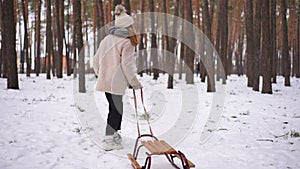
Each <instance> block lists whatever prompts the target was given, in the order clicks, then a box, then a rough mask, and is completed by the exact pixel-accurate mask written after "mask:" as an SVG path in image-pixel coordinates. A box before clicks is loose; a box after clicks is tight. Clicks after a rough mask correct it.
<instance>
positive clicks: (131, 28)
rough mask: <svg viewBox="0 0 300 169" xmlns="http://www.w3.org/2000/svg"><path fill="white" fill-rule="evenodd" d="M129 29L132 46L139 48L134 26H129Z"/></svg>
mask: <svg viewBox="0 0 300 169" xmlns="http://www.w3.org/2000/svg"><path fill="white" fill-rule="evenodd" d="M127 29H128V33H129V38H130V42H131V44H132V46H137V45H138V44H139V42H138V38H137V35H136V33H135V30H134V28H133V26H129V27H128V28H127Z"/></svg>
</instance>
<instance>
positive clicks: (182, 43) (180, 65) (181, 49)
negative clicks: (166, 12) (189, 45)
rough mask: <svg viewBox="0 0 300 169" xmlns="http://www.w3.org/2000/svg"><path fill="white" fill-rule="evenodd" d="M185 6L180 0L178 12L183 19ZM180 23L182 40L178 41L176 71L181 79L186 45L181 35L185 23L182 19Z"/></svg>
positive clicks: (182, 34)
mask: <svg viewBox="0 0 300 169" xmlns="http://www.w3.org/2000/svg"><path fill="white" fill-rule="evenodd" d="M185 6H186V4H185V3H184V1H183V0H181V3H180V8H179V9H180V14H181V18H183V19H186V15H185V12H184V11H185V10H184V9H185ZM180 24H181V27H182V30H181V36H182V41H181V42H180V60H179V65H178V67H179V68H178V71H179V77H178V78H179V79H180V80H181V79H182V72H183V61H184V60H185V55H186V50H185V49H186V46H185V44H184V42H183V37H184V34H185V24H184V21H182V23H180Z"/></svg>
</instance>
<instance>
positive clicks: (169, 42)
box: [163, 0, 180, 89]
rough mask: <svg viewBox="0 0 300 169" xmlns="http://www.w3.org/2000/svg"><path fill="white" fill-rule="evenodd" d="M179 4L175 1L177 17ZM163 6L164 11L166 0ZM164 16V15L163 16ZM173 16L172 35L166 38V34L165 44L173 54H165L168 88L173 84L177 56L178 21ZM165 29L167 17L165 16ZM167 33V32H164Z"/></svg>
mask: <svg viewBox="0 0 300 169" xmlns="http://www.w3.org/2000/svg"><path fill="white" fill-rule="evenodd" d="M179 5H180V2H179V0H176V1H175V4H174V6H175V11H174V16H176V17H178V16H179ZM163 8H164V12H165V13H166V12H167V4H166V0H164V1H163ZM165 17H166V16H165ZM176 17H174V19H173V25H172V28H173V29H172V32H171V34H172V37H171V38H168V37H167V36H166V46H167V51H168V52H170V53H171V54H173V55H172V56H168V55H167V58H168V59H167V70H168V71H169V72H168V73H169V76H168V89H173V87H174V85H173V80H174V69H175V56H177V53H176V52H175V51H176V50H175V49H176V43H177V39H176V38H175V37H177V27H178V22H177V18H176ZM165 24H166V27H165V30H166V31H167V24H168V22H167V19H166V18H165ZM166 34H168V33H166Z"/></svg>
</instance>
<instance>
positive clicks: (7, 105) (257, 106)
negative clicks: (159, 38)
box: [0, 75, 300, 169]
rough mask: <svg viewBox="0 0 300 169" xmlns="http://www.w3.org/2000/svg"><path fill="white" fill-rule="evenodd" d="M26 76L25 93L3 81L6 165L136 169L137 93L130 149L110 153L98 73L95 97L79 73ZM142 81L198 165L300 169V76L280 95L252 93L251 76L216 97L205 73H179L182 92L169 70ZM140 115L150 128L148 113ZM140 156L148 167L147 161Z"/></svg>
mask: <svg viewBox="0 0 300 169" xmlns="http://www.w3.org/2000/svg"><path fill="white" fill-rule="evenodd" d="M19 78H20V88H21V90H7V89H6V79H0V133H1V134H0V135H1V137H0V168H1V169H18V168H20V169H21V168H22V169H24V168H26V169H35V168H36V169H40V168H47V169H48V168H59V169H60V168H63V169H68V168H70V169H73V168H75V169H82V168H105V169H111V168H122V169H126V168H128V169H129V168H131V165H130V162H129V160H128V159H127V157H126V154H127V153H132V151H133V144H134V139H135V138H136V136H137V130H136V124H135V116H134V115H135V112H134V109H133V97H132V91H131V90H127V92H126V95H125V96H124V99H123V100H124V118H123V123H122V132H121V135H122V137H123V140H124V147H125V148H124V149H123V150H120V151H112V152H105V151H103V150H102V149H101V145H100V140H101V137H102V135H103V133H104V127H105V119H106V115H107V112H108V110H107V106H108V105H107V102H106V100H105V97H104V94H103V93H100V92H95V91H93V88H94V83H95V78H94V77H93V76H87V79H86V81H87V90H88V92H87V94H79V93H77V92H76V89H77V83H76V81H74V80H73V79H72V78H71V77H66V76H65V77H64V78H63V79H56V78H53V79H52V80H46V78H45V75H41V76H40V77H34V75H32V77H25V75H20V77H19ZM140 79H141V80H142V83H143V85H144V95H145V102H146V103H145V104H146V107H147V109H148V110H149V114H150V117H151V118H150V120H151V124H152V127H153V131H154V134H155V135H157V136H158V137H159V138H160V139H165V140H166V141H167V142H169V143H170V144H171V145H172V146H174V148H175V149H178V150H181V151H182V152H184V153H185V155H186V156H187V157H188V158H189V159H190V160H191V161H192V162H194V163H195V164H196V168H199V169H220V168H222V169H240V168H244V169H253V168H257V169H278V168H280V169H284V168H287V169H298V168H300V162H299V159H300V137H291V133H292V132H300V97H299V96H300V79H295V78H291V84H292V87H284V86H283V78H281V77H278V83H277V84H273V95H268V94H261V93H260V92H254V91H252V90H251V89H250V88H247V87H246V78H245V77H237V76H234V75H232V76H230V77H229V78H228V81H227V85H225V86H222V85H220V84H219V82H217V84H218V85H217V90H218V92H217V93H215V94H212V93H206V84H203V83H200V82H199V80H198V79H197V77H195V85H186V84H185V83H184V82H183V81H181V80H178V79H177V78H175V79H176V80H175V81H176V82H175V84H174V85H175V89H174V90H167V89H166V82H167V81H166V79H167V76H166V75H161V77H160V78H159V79H158V81H154V80H152V79H151V77H149V76H145V77H143V78H140ZM222 92H224V93H222ZM213 99H214V100H213ZM223 99H224V102H223ZM216 103H217V104H216ZM142 110H143V109H142V107H141V104H140V102H139V113H140V114H141V113H142V112H143V111H142ZM211 113H216V114H211ZM209 116H210V118H208V117H209ZM218 117H220V120H218V119H217V118H218ZM138 118H139V121H140V123H141V127H142V131H143V133H144V132H148V128H147V124H146V123H145V120H143V116H142V115H139V116H138ZM207 121H210V123H207ZM212 124H214V125H212ZM214 126H216V127H214ZM211 134H212V135H211ZM205 138H208V139H205ZM140 155H141V157H144V156H145V155H144V153H143V152H141V154H140ZM138 161H139V162H141V163H142V164H143V158H139V159H138ZM153 168H157V169H161V168H164V169H169V168H170V169H171V168H173V167H172V166H171V165H170V164H169V163H168V161H167V160H166V159H165V157H155V158H154V159H153Z"/></svg>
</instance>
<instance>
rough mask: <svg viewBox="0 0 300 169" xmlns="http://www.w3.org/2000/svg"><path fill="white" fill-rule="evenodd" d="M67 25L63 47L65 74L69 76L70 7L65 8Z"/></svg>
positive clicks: (69, 3)
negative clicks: (64, 51) (64, 50)
mask: <svg viewBox="0 0 300 169" xmlns="http://www.w3.org/2000/svg"><path fill="white" fill-rule="evenodd" d="M68 6H71V0H68ZM66 19H67V26H66V29H67V30H66V32H67V37H65V33H64V37H65V38H64V39H65V48H66V66H67V76H71V74H72V72H71V64H70V38H69V32H70V8H69V9H68V10H67V17H66Z"/></svg>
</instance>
